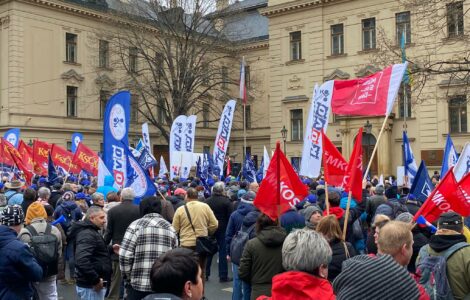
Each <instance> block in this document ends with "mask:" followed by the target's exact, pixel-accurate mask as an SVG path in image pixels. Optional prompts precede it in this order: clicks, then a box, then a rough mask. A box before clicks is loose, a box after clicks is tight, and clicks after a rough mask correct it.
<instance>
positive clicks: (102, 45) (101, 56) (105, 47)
mask: <svg viewBox="0 0 470 300" xmlns="http://www.w3.org/2000/svg"><path fill="white" fill-rule="evenodd" d="M98 47H99V50H98V66H99V67H100V68H109V42H108V41H106V40H99V45H98Z"/></svg>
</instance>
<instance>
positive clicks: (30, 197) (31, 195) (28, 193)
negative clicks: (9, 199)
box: [20, 188, 37, 212]
mask: <svg viewBox="0 0 470 300" xmlns="http://www.w3.org/2000/svg"><path fill="white" fill-rule="evenodd" d="M36 199H37V193H36V190H34V189H32V188H27V189H25V190H24V192H23V201H22V202H21V204H20V205H21V209H22V210H23V211H24V212H26V211H28V207H29V206H30V205H31V204H32V203H33V202H34V201H36Z"/></svg>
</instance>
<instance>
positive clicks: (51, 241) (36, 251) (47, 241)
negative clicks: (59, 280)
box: [26, 224, 59, 278]
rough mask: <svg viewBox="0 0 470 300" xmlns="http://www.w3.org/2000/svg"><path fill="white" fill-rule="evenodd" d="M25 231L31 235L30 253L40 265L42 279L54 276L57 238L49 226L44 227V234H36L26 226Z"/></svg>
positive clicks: (56, 265) (56, 262) (32, 228)
mask: <svg viewBox="0 0 470 300" xmlns="http://www.w3.org/2000/svg"><path fill="white" fill-rule="evenodd" d="M26 230H28V231H29V232H30V233H31V243H30V246H31V251H32V252H33V255H34V257H35V258H36V260H37V261H38V263H39V264H40V265H41V267H42V270H43V278H46V277H49V276H52V275H56V274H57V273H58V262H59V247H58V243H57V237H56V236H55V235H54V234H52V226H51V224H47V225H46V231H45V232H44V233H38V232H37V231H36V229H34V227H33V226H31V225H29V226H26Z"/></svg>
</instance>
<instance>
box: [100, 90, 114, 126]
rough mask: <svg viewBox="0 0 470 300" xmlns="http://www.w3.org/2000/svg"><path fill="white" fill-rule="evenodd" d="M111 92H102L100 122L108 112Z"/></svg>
mask: <svg viewBox="0 0 470 300" xmlns="http://www.w3.org/2000/svg"><path fill="white" fill-rule="evenodd" d="M110 96H111V92H110V91H108V90H103V89H101V90H100V95H99V102H100V120H103V119H104V112H105V111H106V104H107V103H108V100H109V97H110Z"/></svg>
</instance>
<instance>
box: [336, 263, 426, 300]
mask: <svg viewBox="0 0 470 300" xmlns="http://www.w3.org/2000/svg"><path fill="white" fill-rule="evenodd" d="M333 289H334V291H335V294H336V299H337V300H346V299H347V300H350V299H418V297H419V290H418V286H417V285H416V283H415V281H414V280H413V278H412V277H411V276H410V274H409V273H408V270H407V269H406V268H404V267H402V266H400V265H399V264H398V263H397V262H395V260H394V259H393V257H391V256H390V255H379V256H376V257H371V256H368V255H358V256H354V257H352V258H350V259H348V260H346V261H344V262H343V267H342V271H341V273H340V274H339V275H338V276H337V277H336V279H335V281H334V282H333Z"/></svg>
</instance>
